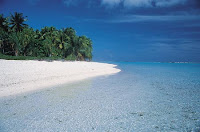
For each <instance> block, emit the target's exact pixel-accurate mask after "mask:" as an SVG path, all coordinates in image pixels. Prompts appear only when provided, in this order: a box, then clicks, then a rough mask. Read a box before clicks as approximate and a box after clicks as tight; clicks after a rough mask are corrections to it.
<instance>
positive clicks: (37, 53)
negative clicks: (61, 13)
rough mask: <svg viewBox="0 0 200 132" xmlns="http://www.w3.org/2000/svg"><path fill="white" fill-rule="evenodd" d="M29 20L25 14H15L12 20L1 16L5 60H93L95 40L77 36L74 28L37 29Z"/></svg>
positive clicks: (1, 49)
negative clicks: (28, 23)
mask: <svg viewBox="0 0 200 132" xmlns="http://www.w3.org/2000/svg"><path fill="white" fill-rule="evenodd" d="M26 21H27V17H24V16H23V14H22V13H17V12H15V13H14V14H11V15H10V16H9V17H4V15H3V14H1V15H0V53H1V55H0V57H1V58H4V59H6V58H8V59H11V58H13V59H25V58H29V59H30V58H33V59H35V58H39V59H40V58H53V59H56V58H58V59H63V60H78V61H86V60H88V61H90V60H91V59H92V41H91V39H90V38H88V37H86V36H78V35H76V31H75V30H74V29H73V28H72V27H69V28H63V29H56V28H55V27H53V26H51V27H47V26H46V27H43V28H42V29H41V30H38V29H37V30H34V29H33V28H31V27H30V26H29V25H27V24H26ZM8 56H11V57H8ZM18 56H19V57H18ZM22 56H23V57H22Z"/></svg>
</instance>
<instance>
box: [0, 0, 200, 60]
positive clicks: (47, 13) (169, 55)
mask: <svg viewBox="0 0 200 132" xmlns="http://www.w3.org/2000/svg"><path fill="white" fill-rule="evenodd" d="M15 11H17V12H22V13H24V15H25V16H28V21H27V23H28V24H29V25H30V26H31V27H33V28H35V29H41V28H42V27H44V26H55V27H56V28H64V27H73V28H75V30H76V31H77V34H78V35H86V36H87V37H89V38H91V39H92V40H93V48H94V51H93V54H94V60H96V61H151V62H152V61H162V62H163V61H164V62H166V61H192V62H200V1H199V0H0V13H3V14H5V15H9V14H10V13H13V12H15Z"/></svg>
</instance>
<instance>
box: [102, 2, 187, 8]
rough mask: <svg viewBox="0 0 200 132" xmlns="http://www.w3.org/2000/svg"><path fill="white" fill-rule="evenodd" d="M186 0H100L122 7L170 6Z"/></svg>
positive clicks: (106, 3) (109, 4)
mask: <svg viewBox="0 0 200 132" xmlns="http://www.w3.org/2000/svg"><path fill="white" fill-rule="evenodd" d="M187 1H188V0H102V4H103V5H108V6H116V5H119V4H122V5H123V6H124V7H129V8H130V7H170V6H174V5H180V4H185V3H186V2H187Z"/></svg>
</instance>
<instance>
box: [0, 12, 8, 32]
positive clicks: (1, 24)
mask: <svg viewBox="0 0 200 132" xmlns="http://www.w3.org/2000/svg"><path fill="white" fill-rule="evenodd" d="M0 28H2V29H3V30H4V31H6V32H7V31H8V20H7V18H4V17H3V14H0Z"/></svg>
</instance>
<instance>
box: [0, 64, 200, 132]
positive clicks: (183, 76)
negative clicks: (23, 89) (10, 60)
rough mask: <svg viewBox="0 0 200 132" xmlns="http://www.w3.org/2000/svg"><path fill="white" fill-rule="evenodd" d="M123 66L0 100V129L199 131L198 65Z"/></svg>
mask: <svg viewBox="0 0 200 132" xmlns="http://www.w3.org/2000/svg"><path fill="white" fill-rule="evenodd" d="M115 64H117V65H118V68H120V69H121V70H122V71H121V72H120V73H118V74H115V75H111V76H102V77H97V78H93V79H87V80H83V81H81V82H77V83H73V84H66V85H62V86H58V87H54V88H49V89H45V90H42V91H37V92H33V93H27V94H22V95H17V96H13V97H8V98H1V99H0V108H1V109H0V113H1V114H0V131H20V132H21V131H81V132H82V131H86V132H88V131H100V132H101V131H106V132H107V131H119V132H123V131H124V132H127V131H130V132H154V131H161V132H163V131H166V132H171V131H178V132H179V131H180V132H183V131H185V132H187V131H188V132H190V131H194V132H199V131H200V64H171V63H125V62H121V63H115Z"/></svg>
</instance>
